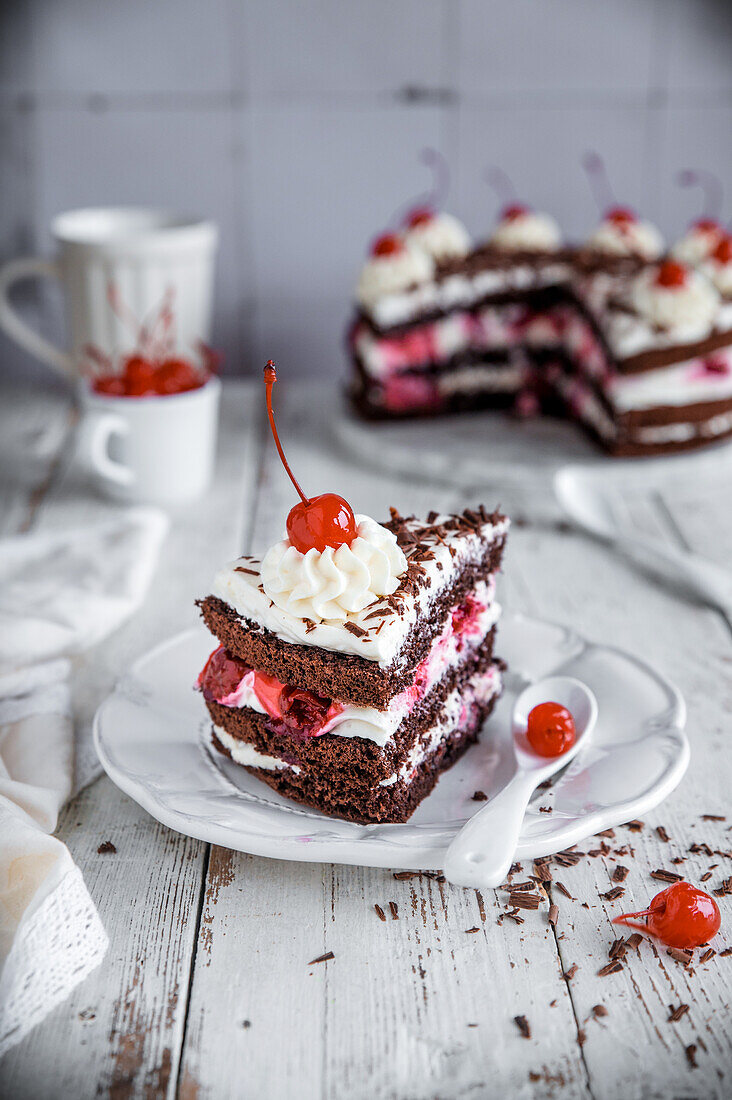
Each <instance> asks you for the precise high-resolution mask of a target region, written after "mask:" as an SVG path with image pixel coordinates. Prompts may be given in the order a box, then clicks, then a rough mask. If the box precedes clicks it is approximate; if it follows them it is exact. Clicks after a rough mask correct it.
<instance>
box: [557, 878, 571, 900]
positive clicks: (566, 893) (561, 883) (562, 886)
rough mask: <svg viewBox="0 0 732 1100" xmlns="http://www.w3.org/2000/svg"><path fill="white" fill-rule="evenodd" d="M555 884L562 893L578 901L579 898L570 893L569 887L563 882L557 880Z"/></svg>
mask: <svg viewBox="0 0 732 1100" xmlns="http://www.w3.org/2000/svg"><path fill="white" fill-rule="evenodd" d="M554 885H555V886H556V888H557V890H558V891H559V893H560V894H564V896H565V898H569V900H570V901H576V900H577V899H576V898H575V897H573V896H572V894H570V892H569V890H568V889H567V887H566V886H565V885H564V883H563V882H556V883H555V884H554Z"/></svg>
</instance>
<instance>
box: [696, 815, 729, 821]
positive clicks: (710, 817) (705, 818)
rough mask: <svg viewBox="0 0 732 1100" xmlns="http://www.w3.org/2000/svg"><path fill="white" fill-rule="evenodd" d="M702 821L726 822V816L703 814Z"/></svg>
mask: <svg viewBox="0 0 732 1100" xmlns="http://www.w3.org/2000/svg"><path fill="white" fill-rule="evenodd" d="M701 819H702V821H726V820H727V818H726V817H725V816H724V814H702V815H701Z"/></svg>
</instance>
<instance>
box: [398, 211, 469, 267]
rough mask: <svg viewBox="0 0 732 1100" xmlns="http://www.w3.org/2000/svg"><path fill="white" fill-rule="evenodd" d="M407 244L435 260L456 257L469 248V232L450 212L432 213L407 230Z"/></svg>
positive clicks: (466, 252)
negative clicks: (426, 218)
mask: <svg viewBox="0 0 732 1100" xmlns="http://www.w3.org/2000/svg"><path fill="white" fill-rule="evenodd" d="M404 239H405V240H406V242H407V244H410V245H412V246H414V247H415V248H421V249H422V250H423V251H424V252H428V253H429V254H430V256H432V257H433V259H435V260H438V261H439V260H450V259H458V258H460V257H462V256H466V255H467V254H468V252H469V251H470V249H471V240H470V234H469V233H468V231H467V229H466V228H465V226H464V225H463V223H462V222H461V221H458V219H457V218H456V217H454V216H453V215H452V214H445V213H441V214H433V215H432V217H431V218H429V219H428V220H426V221H423V222H419V224H418V225H415V226H413V227H412V228H411V229H409V230H407V232H406V233H405V237H404Z"/></svg>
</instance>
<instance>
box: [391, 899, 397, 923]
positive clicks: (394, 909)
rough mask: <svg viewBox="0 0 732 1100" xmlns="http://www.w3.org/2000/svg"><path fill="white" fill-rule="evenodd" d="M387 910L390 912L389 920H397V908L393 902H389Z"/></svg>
mask: <svg viewBox="0 0 732 1100" xmlns="http://www.w3.org/2000/svg"><path fill="white" fill-rule="evenodd" d="M389 909H390V911H391V919H392V920H399V907H398V905H397V903H396V902H395V901H390V902H389Z"/></svg>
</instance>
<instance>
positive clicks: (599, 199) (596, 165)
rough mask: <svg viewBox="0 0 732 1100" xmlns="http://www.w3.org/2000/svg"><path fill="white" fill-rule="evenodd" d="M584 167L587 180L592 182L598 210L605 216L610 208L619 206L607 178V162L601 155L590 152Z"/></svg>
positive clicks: (591, 186)
mask: <svg viewBox="0 0 732 1100" xmlns="http://www.w3.org/2000/svg"><path fill="white" fill-rule="evenodd" d="M582 167H583V168H584V170H585V172H586V173H587V178H588V180H589V181H590V190H591V191H592V197H593V198H594V200H595V202H596V203H597V209H598V210H599V211H600V213H601V214H604V213H605V211H606V210H609V209H610V207H612V206H616V205H617V203H616V200H615V195H614V194H613V189H612V187H611V186H610V180H609V179H608V176H607V169H606V168H605V162H604V160H603V159H602V157H601V156H600V154H599V153H595V152H593V151H592V150H590V151H589V152H587V153H585V155H584V156H583V158H582Z"/></svg>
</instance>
